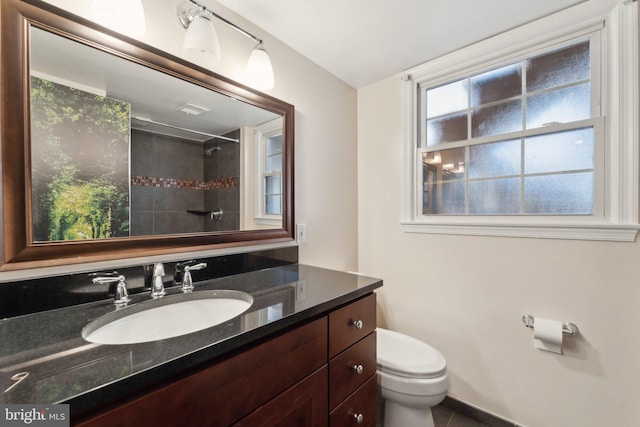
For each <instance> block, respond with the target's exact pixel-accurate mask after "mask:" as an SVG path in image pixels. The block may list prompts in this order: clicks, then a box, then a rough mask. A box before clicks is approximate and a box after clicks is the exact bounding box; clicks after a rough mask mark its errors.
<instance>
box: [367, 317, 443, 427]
mask: <svg viewBox="0 0 640 427" xmlns="http://www.w3.org/2000/svg"><path fill="white" fill-rule="evenodd" d="M376 331H377V352H378V396H379V398H380V397H381V398H382V402H383V405H382V408H381V410H382V413H383V414H379V415H382V417H381V418H382V419H383V424H382V426H384V427H434V423H433V415H432V414H431V407H433V406H435V405H437V404H438V403H440V402H442V400H443V399H444V398H445V396H446V395H447V387H448V386H449V378H448V377H447V362H446V360H445V359H444V357H443V356H442V354H441V353H440V352H439V351H438V350H436V349H435V348H433V347H431V346H430V345H429V344H426V343H424V342H422V341H420V340H417V339H415V338H412V337H409V336H407V335H404V334H401V333H399V332H394V331H389V330H387V329H382V328H377V330H376ZM380 406H381V405H378V407H379V408H380ZM379 412H380V411H379ZM378 425H380V424H378Z"/></svg>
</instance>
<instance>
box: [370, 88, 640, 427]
mask: <svg viewBox="0 0 640 427" xmlns="http://www.w3.org/2000/svg"><path fill="white" fill-rule="evenodd" d="M401 98H402V96H401V80H400V76H394V77H391V78H389V79H386V80H384V81H381V82H378V83H376V84H374V85H371V86H369V87H366V88H364V89H361V90H359V92H358V180H359V185H358V194H359V204H358V211H359V216H358V226H359V234H358V236H359V238H358V247H359V271H360V272H362V273H364V274H368V275H373V276H377V277H382V278H383V279H384V287H383V288H382V289H381V290H380V292H379V297H378V301H379V321H380V323H381V324H382V325H386V326H387V327H389V328H390V329H395V330H399V331H401V332H404V333H407V334H409V335H413V336H415V337H417V338H419V339H422V340H424V341H426V342H428V343H430V344H432V345H433V346H434V347H436V348H438V349H439V350H440V351H441V352H442V353H443V354H444V356H445V358H446V359H447V363H448V371H449V374H450V376H451V387H450V390H449V393H450V395H451V396H452V397H454V398H457V399H459V400H462V401H464V402H467V403H469V404H471V405H473V406H477V407H479V408H482V409H484V410H486V411H488V412H492V413H495V414H497V415H499V416H501V417H504V418H507V419H509V420H512V421H515V422H518V423H520V424H522V425H524V426H527V427H548V426H553V427H563V426H564V427H576V426H580V427H602V426H617V427H635V426H638V425H640V424H639V423H640V421H639V420H640V416H639V415H638V409H637V402H639V401H640V385H639V384H638V378H640V331H638V328H637V326H636V325H637V313H638V312H639V310H640V282H639V280H640V243H639V242H635V243H609V242H586V241H562V240H536V239H519V238H490V237H465V236H445V235H425V234H408V233H404V232H403V231H402V229H401V227H400V220H401V207H402V176H403V169H402V167H403V160H402V144H403V142H402V117H401V111H402V105H401ZM525 313H528V314H532V315H534V316H541V317H549V318H554V319H558V320H563V321H571V322H574V323H576V324H577V325H578V327H579V328H580V335H579V336H578V337H577V338H566V339H565V343H566V345H565V346H564V355H556V354H553V353H549V352H544V351H540V350H537V349H535V348H534V347H533V341H532V340H533V338H532V331H531V330H530V329H528V328H526V327H525V326H524V325H523V324H522V322H521V320H520V319H521V317H522V315H523V314H525Z"/></svg>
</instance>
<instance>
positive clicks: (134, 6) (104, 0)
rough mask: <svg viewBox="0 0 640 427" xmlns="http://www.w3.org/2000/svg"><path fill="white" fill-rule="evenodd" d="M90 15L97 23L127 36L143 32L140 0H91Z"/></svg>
mask: <svg viewBox="0 0 640 427" xmlns="http://www.w3.org/2000/svg"><path fill="white" fill-rule="evenodd" d="M91 16H92V19H93V20H94V21H95V22H97V23H98V24H100V25H103V26H105V27H107V28H111V29H112V30H114V31H117V32H119V33H121V34H125V35H127V36H131V37H139V36H141V35H143V34H144V32H145V22H144V8H143V6H142V0H91Z"/></svg>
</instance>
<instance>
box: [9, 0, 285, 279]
mask: <svg viewBox="0 0 640 427" xmlns="http://www.w3.org/2000/svg"><path fill="white" fill-rule="evenodd" d="M0 26H1V33H0V64H1V67H2V68H1V71H0V84H1V86H0V93H1V95H2V100H1V104H0V114H1V117H0V120H1V122H0V123H1V126H2V128H1V133H0V138H1V140H0V143H1V145H2V151H1V156H2V189H1V195H2V197H1V198H0V200H1V202H0V203H1V208H0V216H1V219H2V227H1V228H0V238H2V241H3V244H2V247H1V253H0V263H1V265H0V271H8V270H19V269H26V268H37V267H44V266H53V265H66V264H77V263H83V262H93V261H100V260H110V259H125V258H132V257H142V256H150V255H160V254H170V253H177V252H189V251H196V250H198V251H199V250H210V249H217V248H226V247H235V246H247V245H255V244H266V243H275V242H291V241H293V240H294V234H293V230H294V213H293V206H294V204H293V192H294V188H293V176H294V170H293V168H294V164H293V156H294V153H293V148H294V107H293V106H292V105H290V104H288V103H286V102H283V101H281V100H278V99H276V98H273V97H271V96H269V95H266V94H263V93H261V92H258V91H256V90H254V89H251V88H249V87H247V86H244V85H241V84H239V83H237V82H234V81H233V80H230V79H228V78H225V77H223V76H220V75H217V74H215V73H213V72H211V71H209V70H206V69H204V68H202V67H199V66H196V65H194V64H191V63H189V62H187V61H184V60H182V59H180V58H177V57H174V56H172V55H170V54H168V53H165V52H162V51H160V50H158V49H156V48H153V47H150V46H148V45H146V44H143V43H141V42H139V41H136V40H133V39H131V38H128V37H125V36H122V35H120V34H118V33H115V32H113V31H111V30H108V29H106V28H103V27H101V26H99V25H97V24H95V23H93V22H91V21H88V20H85V19H83V18H80V17H78V16H76V15H73V14H71V13H69V12H67V11H64V10H61V9H59V8H56V7H54V6H52V5H50V4H48V3H44V2H42V1H39V0H2V3H1V6H0ZM31 26H36V27H38V28H42V29H44V30H46V31H49V32H52V33H55V34H58V35H61V36H63V37H67V38H69V39H72V40H75V41H78V42H80V43H83V44H86V45H88V46H91V47H94V48H97V49H100V50H103V51H106V52H108V53H110V54H113V55H116V56H119V57H121V58H124V59H126V60H129V61H133V62H135V63H138V64H140V65H143V66H146V67H150V68H152V69H155V70H158V71H160V72H163V73H166V74H169V75H172V76H174V77H177V78H180V79H182V80H185V81H188V82H191V83H194V84H197V85H200V86H202V87H205V88H207V89H210V90H212V91H214V92H218V93H221V94H223V95H227V96H229V97H232V98H235V99H237V100H240V101H242V102H245V103H247V104H250V105H254V106H257V107H260V108H263V109H266V110H269V111H271V112H274V113H276V114H280V115H282V117H283V122H284V125H283V142H284V147H283V175H282V177H283V191H284V200H283V227H282V228H280V229H268V230H247V231H223V232H209V233H189V234H172V235H154V236H142V237H118V238H112V239H102V240H100V239H96V240H74V241H63V242H60V241H55V242H34V241H33V236H32V234H33V231H32V230H33V227H32V204H31V197H30V194H31V190H30V189H31V175H30V170H31V166H30V152H29V147H30V118H29V105H30V95H29V90H28V88H29V51H28V48H29V46H30V43H29V37H30V28H31Z"/></svg>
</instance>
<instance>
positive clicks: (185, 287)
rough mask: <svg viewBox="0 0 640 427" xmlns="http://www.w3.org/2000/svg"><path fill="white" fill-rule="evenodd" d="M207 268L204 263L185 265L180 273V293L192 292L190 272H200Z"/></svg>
mask: <svg viewBox="0 0 640 427" xmlns="http://www.w3.org/2000/svg"><path fill="white" fill-rule="evenodd" d="M206 267H207V263H206V262H201V263H198V264H193V265H185V266H184V269H183V272H182V287H181V288H180V289H181V290H182V292H185V293H186V292H191V291H192V290H193V279H192V278H191V270H202V269H203V268H206Z"/></svg>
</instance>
